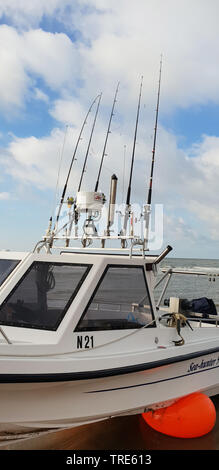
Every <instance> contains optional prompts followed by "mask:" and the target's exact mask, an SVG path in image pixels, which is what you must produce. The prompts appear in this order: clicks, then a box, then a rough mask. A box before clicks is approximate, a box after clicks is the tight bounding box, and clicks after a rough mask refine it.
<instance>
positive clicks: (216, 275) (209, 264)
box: [154, 258, 219, 305]
mask: <svg viewBox="0 0 219 470" xmlns="http://www.w3.org/2000/svg"><path fill="white" fill-rule="evenodd" d="M160 267H161V268H165V269H168V268H172V269H175V270H180V271H192V272H196V271H197V272H205V273H206V276H199V275H193V274H173V275H172V277H171V280H170V282H169V284H168V287H167V290H166V292H165V294H164V298H163V300H164V299H169V298H170V297H179V298H182V299H188V300H193V299H198V298H200V297H207V298H210V299H212V300H213V301H214V303H215V304H216V305H217V304H218V305H219V260H213V259H191V258H188V259H184V258H165V259H164V260H163V262H162V263H161V264H160ZM161 276H162V274H159V276H158V279H160V278H161ZM164 283H165V280H164V281H163V283H161V284H160V285H159V286H158V287H157V289H155V292H154V294H155V299H156V300H158V298H159V296H160V293H161V291H162V289H163V286H164ZM162 304H163V302H162ZM162 304H161V305H162Z"/></svg>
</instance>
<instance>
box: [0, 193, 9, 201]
mask: <svg viewBox="0 0 219 470" xmlns="http://www.w3.org/2000/svg"><path fill="white" fill-rule="evenodd" d="M8 199H10V193H7V192H2V193H0V201H7V200H8Z"/></svg>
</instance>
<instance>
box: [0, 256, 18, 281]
mask: <svg viewBox="0 0 219 470" xmlns="http://www.w3.org/2000/svg"><path fill="white" fill-rule="evenodd" d="M18 263H20V260H17V259H16V260H15V259H0V286H1V285H2V284H3V282H4V281H5V279H6V278H7V277H8V276H9V274H11V272H12V271H13V269H14V268H15V267H16V266H17V265H18Z"/></svg>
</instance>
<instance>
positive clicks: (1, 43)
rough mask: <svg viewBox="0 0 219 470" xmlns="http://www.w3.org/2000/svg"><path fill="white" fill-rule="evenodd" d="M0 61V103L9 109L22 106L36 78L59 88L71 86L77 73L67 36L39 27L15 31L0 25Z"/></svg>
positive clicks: (71, 46)
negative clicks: (74, 72)
mask: <svg viewBox="0 0 219 470" xmlns="http://www.w3.org/2000/svg"><path fill="white" fill-rule="evenodd" d="M0 60H1V66H2V67H1V68H2V72H1V75H0V106H1V107H3V109H7V110H11V111H12V110H13V107H22V106H24V104H25V99H26V98H27V97H30V96H31V89H32V88H33V87H34V84H35V81H36V79H37V78H41V79H42V80H43V82H44V83H45V84H46V85H47V86H48V87H50V88H51V89H53V90H58V91H60V90H61V89H62V87H64V88H66V89H68V88H69V87H70V88H74V85H75V81H76V80H77V76H78V75H77V74H78V73H79V69H78V66H79V65H78V61H77V51H76V47H75V45H74V44H73V43H72V42H71V40H70V39H69V38H68V36H66V34H63V33H57V34H56V33H55V34H53V33H49V32H45V31H42V30H41V29H37V30H30V31H26V32H23V33H19V32H17V31H16V30H15V29H14V28H12V27H10V26H6V25H2V26H0ZM76 67H77V73H76V74H75V75H74V77H73V75H72V71H73V70H74V69H76ZM35 88H36V87H35ZM42 93H44V92H43V90H42V92H41V99H42V96H43V95H42ZM38 98H39V92H38ZM44 98H45V95H44Z"/></svg>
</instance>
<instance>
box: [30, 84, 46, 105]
mask: <svg viewBox="0 0 219 470" xmlns="http://www.w3.org/2000/svg"><path fill="white" fill-rule="evenodd" d="M33 97H34V98H35V99H36V100H40V101H44V103H48V102H49V97H48V95H47V94H46V93H44V91H42V90H40V89H39V88H34V90H33Z"/></svg>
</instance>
